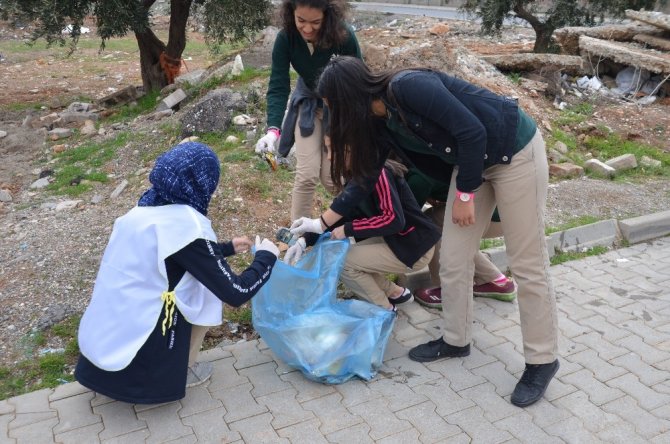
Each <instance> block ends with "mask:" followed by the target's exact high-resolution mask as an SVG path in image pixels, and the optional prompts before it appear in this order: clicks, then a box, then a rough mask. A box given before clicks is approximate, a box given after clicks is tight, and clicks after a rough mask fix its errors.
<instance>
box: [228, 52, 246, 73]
mask: <svg viewBox="0 0 670 444" xmlns="http://www.w3.org/2000/svg"><path fill="white" fill-rule="evenodd" d="M242 71H244V65H243V64H242V56H241V55H239V54H237V55H236V56H235V61H234V62H233V69H232V70H231V71H230V75H232V76H233V77H237V76H239V75H240V74H242Z"/></svg>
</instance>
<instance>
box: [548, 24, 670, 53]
mask: <svg viewBox="0 0 670 444" xmlns="http://www.w3.org/2000/svg"><path fill="white" fill-rule="evenodd" d="M662 33H663V31H662V30H661V29H658V28H656V27H654V26H651V25H647V24H642V23H628V24H613V25H603V26H593V27H588V26H568V27H566V28H560V29H557V30H556V31H554V34H553V37H554V39H556V41H557V42H558V44H559V45H560V46H561V52H562V53H563V54H572V55H579V36H581V35H586V36H589V37H593V38H597V39H603V40H616V41H619V42H627V41H630V40H632V39H633V37H634V36H635V35H637V34H651V35H661V34H662Z"/></svg>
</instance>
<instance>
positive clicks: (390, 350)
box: [384, 336, 428, 360]
mask: <svg viewBox="0 0 670 444" xmlns="http://www.w3.org/2000/svg"><path fill="white" fill-rule="evenodd" d="M425 339H426V340H428V339H427V338H425ZM424 342H425V341H424ZM409 349H410V348H409V347H407V346H405V345H402V344H401V343H400V342H398V341H396V340H395V338H394V337H393V336H391V337H390V338H389V340H388V342H387V343H386V351H385V352H384V359H386V360H391V359H395V358H399V357H401V356H407V353H409Z"/></svg>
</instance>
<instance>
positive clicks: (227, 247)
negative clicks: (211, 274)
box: [219, 241, 235, 257]
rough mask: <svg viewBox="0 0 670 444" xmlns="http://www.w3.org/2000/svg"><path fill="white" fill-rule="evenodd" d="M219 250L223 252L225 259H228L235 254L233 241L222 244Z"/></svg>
mask: <svg viewBox="0 0 670 444" xmlns="http://www.w3.org/2000/svg"><path fill="white" fill-rule="evenodd" d="M219 249H220V250H221V254H222V255H223V257H228V256H232V255H234V254H235V246H234V245H233V241H230V242H222V243H220V244H219Z"/></svg>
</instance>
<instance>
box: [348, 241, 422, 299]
mask: <svg viewBox="0 0 670 444" xmlns="http://www.w3.org/2000/svg"><path fill="white" fill-rule="evenodd" d="M433 250H434V247H433V248H431V249H430V250H428V252H427V253H426V254H424V255H423V256H422V257H421V259H419V260H418V261H417V262H416V263H415V264H414V266H413V267H412V268H409V267H407V265H405V264H403V263H402V262H400V260H399V259H398V258H397V257H396V256H395V254H393V251H391V249H390V248H389V246H388V245H387V244H386V242H384V239H383V238H381V237H372V238H369V239H365V240H364V241H361V242H357V243H356V244H354V245H352V246H351V248H349V252H348V253H347V258H346V260H345V262H344V268H343V269H342V274H341V275H340V279H341V280H342V282H343V283H344V285H346V286H347V287H348V288H349V289H351V291H353V292H354V293H356V295H358V296H360V297H361V298H363V299H365V300H367V301H370V302H372V303H373V304H377V305H379V306H381V307H388V306H389V305H390V303H389V301H388V299H387V297H388V296H390V295H391V294H393V293H394V292H396V291H398V289H399V288H400V287H398V286H397V285H396V284H394V283H393V282H391V281H390V280H389V279H388V277H387V276H386V275H387V274H389V273H394V274H402V273H408V272H410V271H418V270H421V269H422V268H423V267H425V266H426V264H428V262H429V261H430V259H431V257H433Z"/></svg>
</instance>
